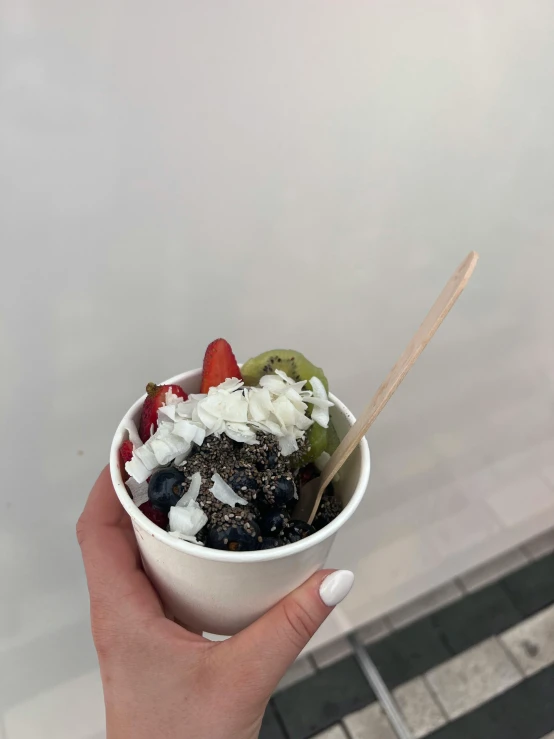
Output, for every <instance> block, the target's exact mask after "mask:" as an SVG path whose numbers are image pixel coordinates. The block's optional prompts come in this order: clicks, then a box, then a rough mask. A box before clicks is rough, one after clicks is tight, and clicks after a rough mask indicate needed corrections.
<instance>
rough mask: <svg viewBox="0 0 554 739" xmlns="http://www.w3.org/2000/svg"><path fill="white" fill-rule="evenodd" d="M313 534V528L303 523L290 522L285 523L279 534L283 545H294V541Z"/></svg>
mask: <svg viewBox="0 0 554 739" xmlns="http://www.w3.org/2000/svg"><path fill="white" fill-rule="evenodd" d="M313 533H315V528H314V527H313V526H310V524H309V523H306V522H305V521H296V520H292V521H289V523H287V524H286V525H285V526H284V528H283V531H282V532H281V539H282V540H283V541H284V542H285V544H294V542H295V541H300V539H305V538H306V537H307V536H310V535H311V534H313Z"/></svg>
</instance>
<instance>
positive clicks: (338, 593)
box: [221, 570, 354, 695]
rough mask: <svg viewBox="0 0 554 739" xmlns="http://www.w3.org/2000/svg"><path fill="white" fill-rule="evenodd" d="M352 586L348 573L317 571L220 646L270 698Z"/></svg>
mask: <svg viewBox="0 0 554 739" xmlns="http://www.w3.org/2000/svg"><path fill="white" fill-rule="evenodd" d="M353 583H354V575H353V574H352V572H350V571H348V570H337V571H335V572H333V571H331V570H327V571H323V572H318V573H317V574H315V575H313V576H312V577H311V578H310V579H309V580H307V581H306V582H305V583H304V584H303V585H301V586H300V587H299V588H297V590H295V591H294V592H292V593H291V594H290V595H288V596H287V597H286V598H283V600H282V601H281V602H280V603H278V604H277V605H276V606H275V607H274V608H272V610H271V611H269V612H268V613H266V614H265V615H264V616H262V617H261V618H260V619H259V620H258V621H256V622H255V623H254V624H252V625H251V626H249V627H248V628H247V629H245V630H244V631H242V632H241V633H240V634H237V636H234V637H233V638H232V639H230V640H229V641H227V642H224V643H223V644H222V645H221V647H222V648H226V649H227V650H228V652H229V654H230V657H231V660H233V659H234V660H236V663H239V661H240V662H242V663H243V666H244V667H245V668H246V669H248V670H251V671H252V673H254V674H255V675H256V678H257V680H258V681H259V682H260V686H263V689H265V690H266V691H267V694H268V695H269V694H270V693H271V692H272V691H273V690H274V688H275V687H276V686H277V683H278V682H279V680H280V679H281V678H282V676H283V675H284V674H285V672H286V671H287V669H288V667H289V666H290V665H291V664H292V663H293V662H294V660H295V659H296V657H297V656H298V655H299V654H300V652H301V651H302V649H304V647H305V646H306V644H307V643H308V642H309V640H310V639H311V638H312V636H313V635H314V634H315V632H316V631H317V629H318V628H319V627H320V626H321V624H322V623H323V621H325V619H326V618H327V616H328V615H329V614H330V613H331V611H332V610H333V608H334V607H335V606H336V605H338V604H339V603H340V602H341V601H342V600H343V599H344V598H345V597H346V596H347V595H348V593H349V592H350V589H351V588H352V585H353Z"/></svg>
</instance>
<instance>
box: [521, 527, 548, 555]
mask: <svg viewBox="0 0 554 739" xmlns="http://www.w3.org/2000/svg"><path fill="white" fill-rule="evenodd" d="M523 549H524V551H525V552H526V554H528V555H529V557H531V558H532V559H540V558H541V557H544V556H546V555H547V554H550V553H551V552H554V529H550V531H546V532H545V533H544V534H541V535H540V536H537V537H536V538H535V539H531V541H528V542H527V543H526V544H524V546H523Z"/></svg>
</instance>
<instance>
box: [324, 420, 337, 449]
mask: <svg viewBox="0 0 554 739" xmlns="http://www.w3.org/2000/svg"><path fill="white" fill-rule="evenodd" d="M339 444H340V439H339V435H338V434H337V429H336V428H335V427H334V426H333V422H332V421H329V428H328V429H327V446H326V447H325V451H326V452H327V453H328V454H333V453H334V452H335V451H336V448H337V447H338V445H339Z"/></svg>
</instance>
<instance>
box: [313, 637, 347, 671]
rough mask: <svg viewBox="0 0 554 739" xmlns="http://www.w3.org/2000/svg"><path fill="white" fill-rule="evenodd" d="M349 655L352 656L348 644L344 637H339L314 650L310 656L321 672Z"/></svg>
mask: <svg viewBox="0 0 554 739" xmlns="http://www.w3.org/2000/svg"><path fill="white" fill-rule="evenodd" d="M350 654H352V647H351V646H350V642H349V641H348V639H346V638H345V637H341V638H340V639H335V641H332V642H330V643H329V644H326V645H325V646H324V647H320V648H319V649H316V650H315V651H314V652H313V653H312V655H311V656H312V657H313V659H314V662H315V664H316V666H317V667H318V668H319V669H320V670H322V669H323V668H324V667H329V665H332V664H333V663H334V662H338V661H339V660H341V659H343V658H344V657H348V656H349V655H350Z"/></svg>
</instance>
